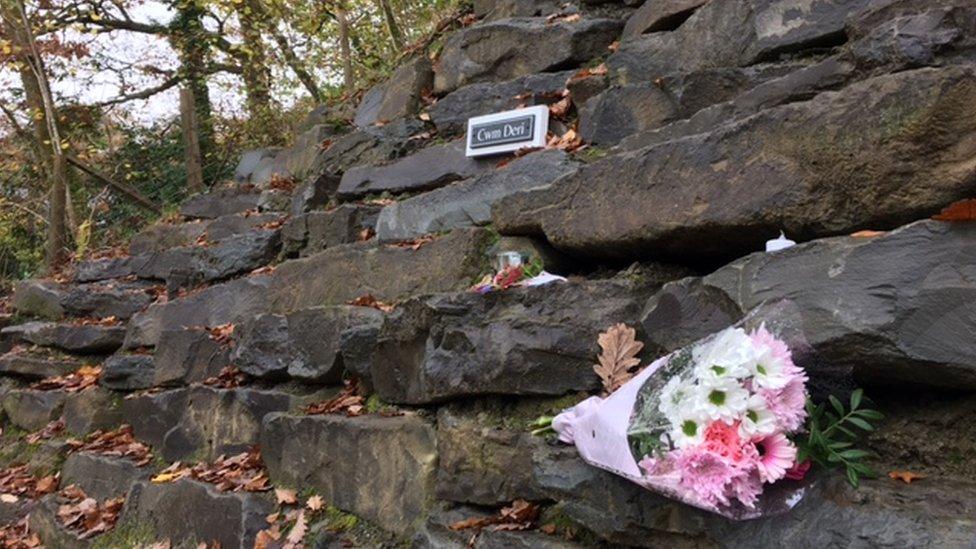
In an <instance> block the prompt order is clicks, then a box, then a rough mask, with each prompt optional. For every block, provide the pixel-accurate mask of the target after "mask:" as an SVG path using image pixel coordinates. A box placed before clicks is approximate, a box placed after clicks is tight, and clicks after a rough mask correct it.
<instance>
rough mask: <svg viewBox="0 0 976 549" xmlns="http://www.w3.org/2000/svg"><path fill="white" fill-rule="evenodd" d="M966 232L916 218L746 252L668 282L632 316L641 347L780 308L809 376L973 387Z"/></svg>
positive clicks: (974, 290) (663, 347)
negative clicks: (875, 231) (878, 230)
mask: <svg viewBox="0 0 976 549" xmlns="http://www.w3.org/2000/svg"><path fill="white" fill-rule="evenodd" d="M974 238H976V227H973V226H972V225H969V224H964V223H963V224H949V223H943V222H938V221H920V222H917V223H913V224H911V225H907V226H905V227H902V228H900V229H897V230H895V231H892V232H889V233H886V234H883V235H880V236H876V237H874V238H856V237H837V238H829V239H823V240H817V241H813V242H809V243H805V244H800V245H798V246H796V247H793V248H790V249H788V250H784V251H782V252H777V253H773V254H766V253H756V254H752V255H750V256H747V257H745V258H743V259H741V260H738V261H735V262H733V263H731V264H730V265H728V266H726V267H723V268H721V269H719V270H718V271H716V272H714V273H712V274H710V275H708V276H706V277H704V278H689V279H685V280H681V281H678V282H674V283H672V284H667V285H665V286H664V288H663V289H662V290H661V292H660V293H658V294H657V295H655V296H654V297H652V298H651V299H650V300H649V301H648V303H647V306H646V308H645V310H644V312H643V314H642V319H641V322H642V324H643V326H644V332H645V333H646V334H647V338H646V339H645V341H646V342H647V344H648V345H650V346H652V347H656V348H657V349H659V351H660V352H664V351H670V350H674V349H676V348H679V347H681V346H683V345H685V344H687V343H690V342H692V341H694V340H696V339H698V338H700V337H703V336H705V335H706V334H708V333H711V332H713V331H715V330H717V329H721V328H722V327H725V326H727V325H729V324H731V323H733V322H735V321H737V320H738V319H739V318H740V317H741V316H742V315H744V314H745V312H747V311H750V310H752V309H753V308H755V307H757V306H759V305H760V304H761V303H763V302H776V301H778V300H788V302H789V303H790V305H791V307H793V308H795V309H796V311H797V316H798V320H799V323H800V328H801V330H802V332H803V334H804V336H805V338H806V340H807V341H808V343H809V344H810V345H812V346H813V348H814V350H816V351H817V355H816V356H817V363H816V364H810V365H808V366H807V367H808V368H809V369H810V371H811V372H813V373H814V374H818V373H821V374H824V375H826V374H829V373H831V372H835V373H836V372H853V374H854V375H855V376H856V378H857V379H859V380H861V381H862V382H880V383H884V384H888V385H904V386H907V387H918V386H920V385H923V386H936V387H942V388H947V389H962V390H973V389H976V369H974V367H973V361H972V359H971V357H972V356H974V353H976V341H974V340H973V338H972V337H970V334H973V333H976V306H974V305H973V303H974V297H976V284H974V282H973V281H972V280H971V279H970V278H967V277H965V276H962V277H960V276H958V275H957V274H955V273H965V272H970V271H972V270H973V269H974V268H976V247H974V246H973V245H972V242H973V239H974Z"/></svg>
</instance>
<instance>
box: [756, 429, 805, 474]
mask: <svg viewBox="0 0 976 549" xmlns="http://www.w3.org/2000/svg"><path fill="white" fill-rule="evenodd" d="M756 447H757V449H758V450H759V461H758V462H757V463H756V469H757V470H758V471H759V478H760V479H762V481H763V482H775V481H777V480H779V479H781V478H783V477H784V476H786V471H787V469H790V468H791V467H793V464H794V463H795V462H796V447H795V446H793V443H792V442H790V440H789V439H788V438H786V436H785V435H783V434H782V433H775V434H772V435H769V436H768V437H766V438H764V439H762V440H760V441H759V442H758V443H757V444H756Z"/></svg>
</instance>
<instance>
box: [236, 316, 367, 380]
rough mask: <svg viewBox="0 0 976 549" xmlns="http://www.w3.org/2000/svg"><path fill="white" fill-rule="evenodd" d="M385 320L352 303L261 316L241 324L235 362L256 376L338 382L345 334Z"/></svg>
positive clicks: (341, 368)
mask: <svg viewBox="0 0 976 549" xmlns="http://www.w3.org/2000/svg"><path fill="white" fill-rule="evenodd" d="M382 321H383V313H381V312H380V311H378V310H377V309H373V308H370V307H354V306H348V305H342V306H330V307H311V308H308V309H301V310H298V311H295V312H292V313H289V314H287V315H276V314H262V315H257V316H256V317H254V318H253V319H252V320H250V321H248V322H246V323H244V324H243V325H241V326H239V329H240V335H239V336H235V339H236V344H235V346H234V352H233V355H232V356H231V360H232V361H233V363H234V364H235V365H236V366H238V367H239V368H240V369H241V371H242V372H245V373H248V374H251V375H253V376H255V377H261V378H271V379H282V378H285V377H290V378H294V379H299V380H302V381H306V382H312V383H323V384H333V385H334V384H337V383H339V382H340V381H341V380H342V373H343V359H342V352H341V351H342V349H341V346H340V341H341V336H342V332H344V331H345V330H347V329H350V328H353V327H357V326H371V327H374V328H378V327H379V325H380V324H381V323H382ZM235 332H236V331H235Z"/></svg>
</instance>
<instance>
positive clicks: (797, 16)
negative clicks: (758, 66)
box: [607, 0, 869, 84]
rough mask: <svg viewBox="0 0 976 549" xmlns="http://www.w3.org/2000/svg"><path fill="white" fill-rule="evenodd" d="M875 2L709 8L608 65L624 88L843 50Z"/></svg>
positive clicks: (754, 0)
mask: <svg viewBox="0 0 976 549" xmlns="http://www.w3.org/2000/svg"><path fill="white" fill-rule="evenodd" d="M868 4H869V0H780V1H770V0H743V1H737V2H709V3H706V4H705V5H703V6H702V7H701V8H699V9H698V10H697V11H695V12H694V14H693V15H692V16H691V17H689V18H688V20H687V21H685V22H684V23H683V24H682V25H681V26H680V27H678V28H677V29H676V30H675V31H673V32H658V33H653V34H648V35H644V36H640V37H636V38H634V39H632V40H625V41H623V42H622V43H621V45H620V49H619V50H617V52H616V53H614V54H613V55H611V56H610V57H609V58H608V59H607V67H608V68H609V69H610V72H611V75H612V76H614V77H615V78H617V79H618V80H619V83H621V84H633V83H640V82H647V81H653V80H654V79H656V78H658V77H661V76H663V75H666V74H669V73H671V72H674V70H675V68H680V70H681V71H684V72H693V71H696V70H701V69H706V68H713V67H742V66H748V65H752V64H755V63H757V62H760V61H768V60H774V59H776V58H777V57H778V56H780V55H783V54H786V53H791V52H795V51H798V50H802V49H804V48H811V47H814V48H822V47H829V46H834V45H840V44H842V43H843V41H844V39H845V38H844V26H845V20H846V19H847V18H848V17H849V16H852V15H854V14H856V13H857V12H858V11H859V10H860V9H862V8H864V7H865V6H867V5H868Z"/></svg>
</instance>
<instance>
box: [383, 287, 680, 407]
mask: <svg viewBox="0 0 976 549" xmlns="http://www.w3.org/2000/svg"><path fill="white" fill-rule="evenodd" d="M673 273H674V272H673V271H668V270H661V271H660V272H659V275H660V276H661V277H662V279H660V280H653V279H648V280H645V281H640V282H635V281H632V280H629V279H626V278H621V279H612V280H605V281H588V282H572V283H556V284H550V285H546V286H540V287H535V288H523V289H509V290H506V291H503V292H495V293H490V294H487V295H479V294H476V293H472V292H461V293H454V294H442V295H434V296H430V297H420V298H415V299H411V300H409V301H407V302H405V303H403V304H402V305H401V306H400V307H398V308H397V310H396V311H395V312H394V314H393V315H391V316H390V317H389V318H388V320H387V322H386V323H385V324H384V326H383V329H382V330H381V332H380V335H379V340H378V346H377V353H376V358H375V360H374V362H373V368H372V380H373V384H374V385H375V387H376V390H377V392H378V393H379V395H380V396H381V397H382V398H383V399H384V400H386V401H388V402H394V403H404V404H428V403H433V402H440V401H444V400H448V399H454V398H463V397H470V396H473V395H488V394H506V395H523V396H528V395H562V394H566V393H572V392H576V391H590V390H594V389H596V388H597V387H599V384H600V382H599V378H598V377H597V375H596V374H595V373H594V372H593V360H594V357H595V356H596V355H597V353H598V351H599V348H598V347H597V344H596V341H597V336H598V335H599V333H600V332H602V331H604V330H606V329H607V327H608V326H611V325H613V324H615V323H618V322H624V323H627V324H629V325H635V324H636V323H637V320H638V318H639V316H640V310H641V307H642V305H643V303H644V301H645V300H646V299H647V297H648V296H650V294H651V293H652V292H653V291H654V289H655V288H657V287H659V285H660V284H662V283H663V282H664V280H667V279H669V278H671V277H672V276H675V275H674V274H673ZM678 276H680V274H679V275H678Z"/></svg>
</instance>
